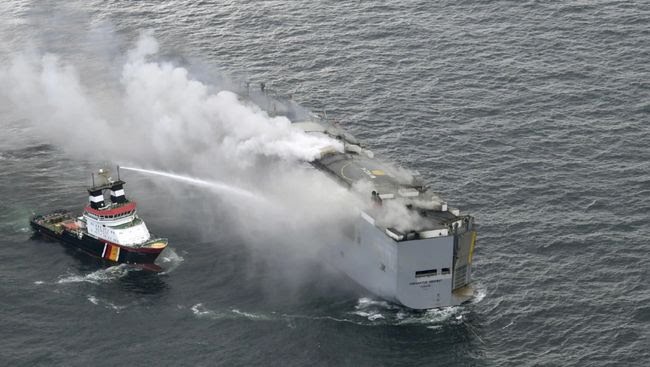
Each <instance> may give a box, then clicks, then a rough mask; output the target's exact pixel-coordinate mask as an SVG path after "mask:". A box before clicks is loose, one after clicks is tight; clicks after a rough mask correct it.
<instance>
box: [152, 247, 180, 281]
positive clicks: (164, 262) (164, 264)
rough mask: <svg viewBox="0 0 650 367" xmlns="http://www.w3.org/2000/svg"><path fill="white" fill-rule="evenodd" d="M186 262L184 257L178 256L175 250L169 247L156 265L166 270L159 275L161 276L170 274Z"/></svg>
mask: <svg viewBox="0 0 650 367" xmlns="http://www.w3.org/2000/svg"><path fill="white" fill-rule="evenodd" d="M183 261H185V259H183V257H182V256H180V255H178V254H177V253H176V251H174V249H173V248H171V247H167V248H166V249H165V250H164V251H163V253H162V254H161V256H160V257H158V260H157V261H156V263H157V264H158V265H159V266H160V267H161V268H163V269H164V270H163V271H161V272H160V273H158V274H159V275H164V274H169V273H171V272H172V271H174V270H175V269H176V268H178V267H179V266H180V265H181V263H182V262H183Z"/></svg>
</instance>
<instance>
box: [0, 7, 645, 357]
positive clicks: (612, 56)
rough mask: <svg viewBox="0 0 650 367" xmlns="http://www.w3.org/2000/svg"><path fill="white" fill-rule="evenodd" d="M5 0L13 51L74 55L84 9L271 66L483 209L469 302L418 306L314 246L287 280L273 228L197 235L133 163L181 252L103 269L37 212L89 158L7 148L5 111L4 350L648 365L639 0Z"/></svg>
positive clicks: (172, 42) (289, 89)
mask: <svg viewBox="0 0 650 367" xmlns="http://www.w3.org/2000/svg"><path fill="white" fill-rule="evenodd" d="M0 12H1V13H0V14H1V16H2V19H3V23H4V24H3V26H2V31H3V34H2V35H0V41H2V42H3V43H4V44H3V45H0V46H3V47H2V48H0V56H2V57H3V58H4V57H5V56H6V55H3V54H2V53H1V52H2V51H3V50H4V49H5V47H4V46H7V45H8V44H10V43H14V44H15V43H20V42H27V41H29V38H30V37H32V33H33V32H34V31H35V30H38V31H40V32H41V37H45V38H46V41H47V42H44V44H46V45H49V47H51V49H48V50H45V51H50V52H57V53H64V54H65V47H66V39H65V35H66V34H70V32H77V31H78V32H80V33H82V32H84V31H85V30H86V29H87V28H91V27H92V25H94V24H106V25H107V26H108V27H110V28H111V32H113V33H114V34H116V35H118V37H119V38H120V39H121V40H123V41H124V43H125V44H127V46H130V45H131V44H130V43H132V42H133V41H134V40H135V39H136V38H137V36H138V34H139V33H140V32H141V31H142V30H145V29H152V30H154V34H155V36H156V38H157V39H158V40H159V42H160V43H161V50H162V52H163V53H166V57H168V58H170V59H174V60H177V61H178V62H179V63H187V64H192V65H193V69H192V70H193V71H194V72H195V75H198V78H199V79H202V80H205V81H206V82H210V78H211V77H212V78H217V77H216V75H228V76H231V77H232V79H233V80H240V81H241V80H250V81H252V82H253V83H259V82H260V81H266V82H267V84H268V85H269V87H270V88H272V89H274V90H277V91H280V92H282V93H293V96H294V99H295V100H296V101H298V102H299V103H301V104H302V105H304V106H307V107H309V108H311V109H313V110H315V111H323V110H326V111H327V115H328V117H330V118H334V119H337V120H340V121H341V124H342V125H343V126H345V128H346V129H347V130H349V131H350V132H352V133H353V134H355V135H356V136H357V137H359V138H361V139H362V140H364V141H365V142H366V143H367V144H368V145H369V146H371V147H372V148H373V150H374V151H376V152H378V153H380V154H382V155H383V156H386V157H388V158H390V159H392V160H394V161H397V162H400V163H402V164H404V165H405V166H407V167H409V168H412V169H416V170H418V171H419V172H420V174H421V175H422V176H423V178H424V179H425V180H426V182H428V183H429V184H430V185H431V187H432V188H433V189H434V190H435V191H437V192H440V193H441V195H442V196H443V197H445V198H446V199H448V201H449V202H450V203H452V204H453V205H455V206H458V207H460V208H462V209H463V210H465V211H468V212H470V213H472V214H474V215H475V216H476V218H477V223H479V226H480V227H479V242H478V247H477V249H476V252H475V255H474V256H475V257H474V259H475V261H474V280H475V284H476V287H477V289H478V291H477V297H476V298H475V300H474V301H472V302H471V303H469V304H466V305H463V306H460V307H454V308H448V309H442V310H432V311H428V312H413V311H409V310H406V309H402V308H400V307H397V306H394V305H390V304H388V303H386V302H383V301H381V300H380V299H377V298H375V297H373V296H372V295H370V294H367V293H366V292H365V291H364V290H363V289H361V288H359V287H357V286H355V285H354V284H350V282H349V281H348V280H347V279H346V278H345V277H344V276H342V275H340V274H337V273H335V272H333V271H330V270H328V269H327V267H326V266H325V265H322V264H319V263H317V262H308V261H307V262H306V263H300V264H296V267H297V268H301V269H302V270H305V269H307V270H309V271H308V272H307V273H309V272H313V274H314V275H313V276H306V277H305V278H304V279H302V280H301V281H299V282H295V283H293V282H291V281H288V280H287V277H285V276H283V275H279V273H283V272H285V273H286V271H288V270H284V271H283V272H280V271H278V269H274V267H273V264H274V262H273V261H268V262H267V261H265V260H264V256H259V254H257V255H256V254H255V253H254V250H253V249H255V248H259V246H252V247H251V246H247V245H246V244H243V243H242V240H241V239H239V238H237V236H236V235H234V234H233V233H230V232H229V230H228V228H227V226H225V225H224V226H220V222H215V223H213V224H212V225H213V226H214V227H216V230H215V231H213V232H210V233H211V234H210V235H209V236H207V235H206V234H205V233H203V230H204V228H203V227H202V226H199V225H196V224H193V223H194V222H193V221H191V220H184V219H187V218H188V217H189V218H191V217H192V215H198V214H193V213H191V212H174V211H172V210H171V209H172V208H173V204H170V203H168V202H166V201H165V200H159V198H160V197H161V196H163V194H162V193H161V192H158V191H156V190H157V189H156V187H157V186H155V185H154V186H151V185H148V184H147V183H148V182H149V181H148V179H147V178H146V177H143V176H140V175H136V174H132V173H130V174H129V175H128V177H124V178H125V179H126V180H127V181H128V182H129V185H128V186H127V190H128V191H127V194H130V195H131V196H133V197H135V198H136V199H137V200H138V202H139V203H141V209H140V213H141V215H142V217H143V218H144V219H145V220H146V221H147V223H148V225H149V227H150V228H152V229H153V231H155V232H157V233H161V234H164V235H166V236H167V237H169V238H170V243H171V244H172V248H173V251H170V252H169V253H167V254H165V257H164V259H163V261H164V262H165V264H166V267H167V269H168V271H166V272H165V273H163V274H148V273H145V272H142V271H136V270H132V269H128V268H125V267H122V266H118V267H111V268H105V267H102V266H101V265H99V264H98V263H97V262H96V261H94V260H92V259H89V258H87V257H86V256H84V255H82V254H78V253H75V252H74V251H70V250H67V249H65V248H64V247H62V246H59V245H58V244H56V243H52V242H47V241H44V240H42V239H39V238H32V236H31V231H30V229H29V226H28V219H29V217H30V215H32V213H33V212H37V211H45V210H49V209H54V208H59V207H63V208H68V209H71V210H75V211H79V210H80V209H81V205H83V202H84V200H85V195H84V186H85V184H86V183H87V182H86V181H88V179H87V176H88V175H87V173H88V172H89V170H91V169H94V168H96V167H97V164H98V162H95V161H88V160H86V159H84V158H85V157H79V156H73V155H70V154H67V153H66V152H65V151H64V150H63V149H61V147H58V146H56V145H52V144H50V143H49V142H47V141H42V142H34V143H30V144H27V145H23V146H19V147H17V146H15V144H12V142H14V141H15V140H17V139H19V138H22V137H23V135H24V134H25V132H24V130H23V129H22V126H21V124H22V123H21V122H20V121H18V122H17V121H13V120H11V119H10V118H9V117H7V116H9V114H8V113H7V111H8V110H6V109H4V110H3V109H0V127H2V131H1V132H0V335H1V340H2V343H0V365H3V366H32V365H48V366H49V365H66V366H86V365H97V366H104V365H105V366H112V365H118V364H124V363H126V364H128V365H187V366H196V365H204V366H209V365H223V366H243V365H272V366H305V365H310V366H538V365H540V366H567V365H577V366H647V365H650V337H649V336H650V286H649V285H648V284H649V283H650V276H649V271H648V269H649V268H650V242H649V238H650V226H649V223H650V149H649V148H648V147H649V146H650V127H648V122H649V121H648V120H649V116H650V62H649V60H650V3H648V2H647V1H609V0H603V1H598V0H593V1H562V2H556V1H554V2H543V1H436V2H433V1H410V0H409V1H402V2H387V1H373V2H370V1H318V2H307V1H304V2H302V1H301V2H292V1H237V2H217V1H201V2H197V1H167V2H158V1H140V2H130V1H116V0H115V1H79V2H51V1H12V2H7V3H3V4H2V5H0ZM70 14H73V16H72V18H73V19H74V20H75V21H74V22H70V21H69V19H70ZM64 15H65V16H64ZM63 18H65V21H64V19H63ZM70 24H74V25H75V26H76V27H78V28H79V29H69V28H70V27H71V25H70ZM63 26H65V27H67V28H66V29H65V32H62V29H61V27H63ZM43 35H44V36H43ZM93 42H97V43H98V44H99V45H102V43H101V42H106V45H105V48H106V49H107V50H110V49H111V48H113V47H118V48H119V47H121V46H120V44H116V43H114V41H113V40H112V39H111V40H109V39H107V40H102V39H101V38H99V39H94V40H93ZM1 88H12V86H10V85H3V86H1ZM0 102H1V101H0ZM4 108H7V107H4ZM191 149H192V147H191V146H190V147H188V150H189V151H190V153H191ZM189 156H190V157H191V154H189ZM107 159H109V160H110V157H108V158H107ZM118 163H119V162H118ZM159 168H164V167H159ZM124 175H125V174H124V173H123V176H124ZM200 196H201V193H200V192H198V193H191V192H190V193H188V199H187V200H189V201H192V200H194V201H197V202H200V200H201V197H200ZM224 215H227V213H226V214H224ZM213 233H217V234H216V235H213ZM259 241H261V242H263V241H264V239H260V240H259ZM272 245H273V244H272V243H270V244H269V246H272ZM276 256H280V255H277V254H276ZM305 261H306V260H305ZM301 274H303V272H301ZM289 279H290V278H289Z"/></svg>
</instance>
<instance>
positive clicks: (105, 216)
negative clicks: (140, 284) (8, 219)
mask: <svg viewBox="0 0 650 367" xmlns="http://www.w3.org/2000/svg"><path fill="white" fill-rule="evenodd" d="M124 185H125V182H124V181H122V180H120V179H119V167H118V179H117V180H113V179H112V178H111V177H110V172H109V171H108V170H99V175H98V182H97V183H95V176H94V175H93V186H92V187H90V188H89V189H88V194H89V203H88V205H87V206H86V207H85V208H84V210H83V213H82V215H81V216H79V217H75V216H73V215H72V214H71V213H70V212H68V211H65V210H57V211H54V212H51V213H49V214H45V215H36V216H34V217H33V218H32V219H31V221H30V224H31V226H32V228H33V229H34V230H35V231H36V232H37V233H40V234H42V235H44V236H47V237H50V238H54V239H56V240H59V241H61V242H63V243H65V244H67V245H69V246H72V247H75V248H77V249H80V250H82V251H84V252H86V253H88V254H90V255H92V256H95V257H98V258H101V259H104V260H106V261H108V262H110V263H126V264H140V265H142V266H143V267H145V268H148V269H150V270H160V268H159V267H158V266H157V265H155V264H154V261H155V260H156V258H157V257H158V255H160V253H161V252H162V251H163V250H164V249H165V248H166V247H167V239H165V238H157V237H155V236H153V235H152V234H151V233H150V232H149V230H148V229H147V226H146V224H145V222H144V221H143V220H142V219H140V217H139V216H138V215H137V210H136V208H137V206H136V203H135V202H133V201H130V200H128V199H127V198H126V196H125V193H124ZM109 195H110V196H109ZM107 196H108V200H107Z"/></svg>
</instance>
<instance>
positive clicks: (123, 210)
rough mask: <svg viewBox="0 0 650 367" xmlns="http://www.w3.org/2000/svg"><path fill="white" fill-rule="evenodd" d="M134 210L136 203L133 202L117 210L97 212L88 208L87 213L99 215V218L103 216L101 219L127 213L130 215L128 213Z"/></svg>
mask: <svg viewBox="0 0 650 367" xmlns="http://www.w3.org/2000/svg"><path fill="white" fill-rule="evenodd" d="M133 210H135V202H133V201H132V202H130V203H128V204H126V205H124V206H121V207H119V208H115V209H107V210H97V209H93V208H91V207H90V206H87V207H86V211H87V212H88V213H90V214H95V215H98V216H101V217H105V216H108V215H120V214H125V213H128V212H130V211H133Z"/></svg>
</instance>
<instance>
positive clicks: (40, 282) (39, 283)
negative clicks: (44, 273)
mask: <svg viewBox="0 0 650 367" xmlns="http://www.w3.org/2000/svg"><path fill="white" fill-rule="evenodd" d="M44 283H45V282H44V281H42V280H37V281H35V282H34V284H36V285H41V284H44Z"/></svg>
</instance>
